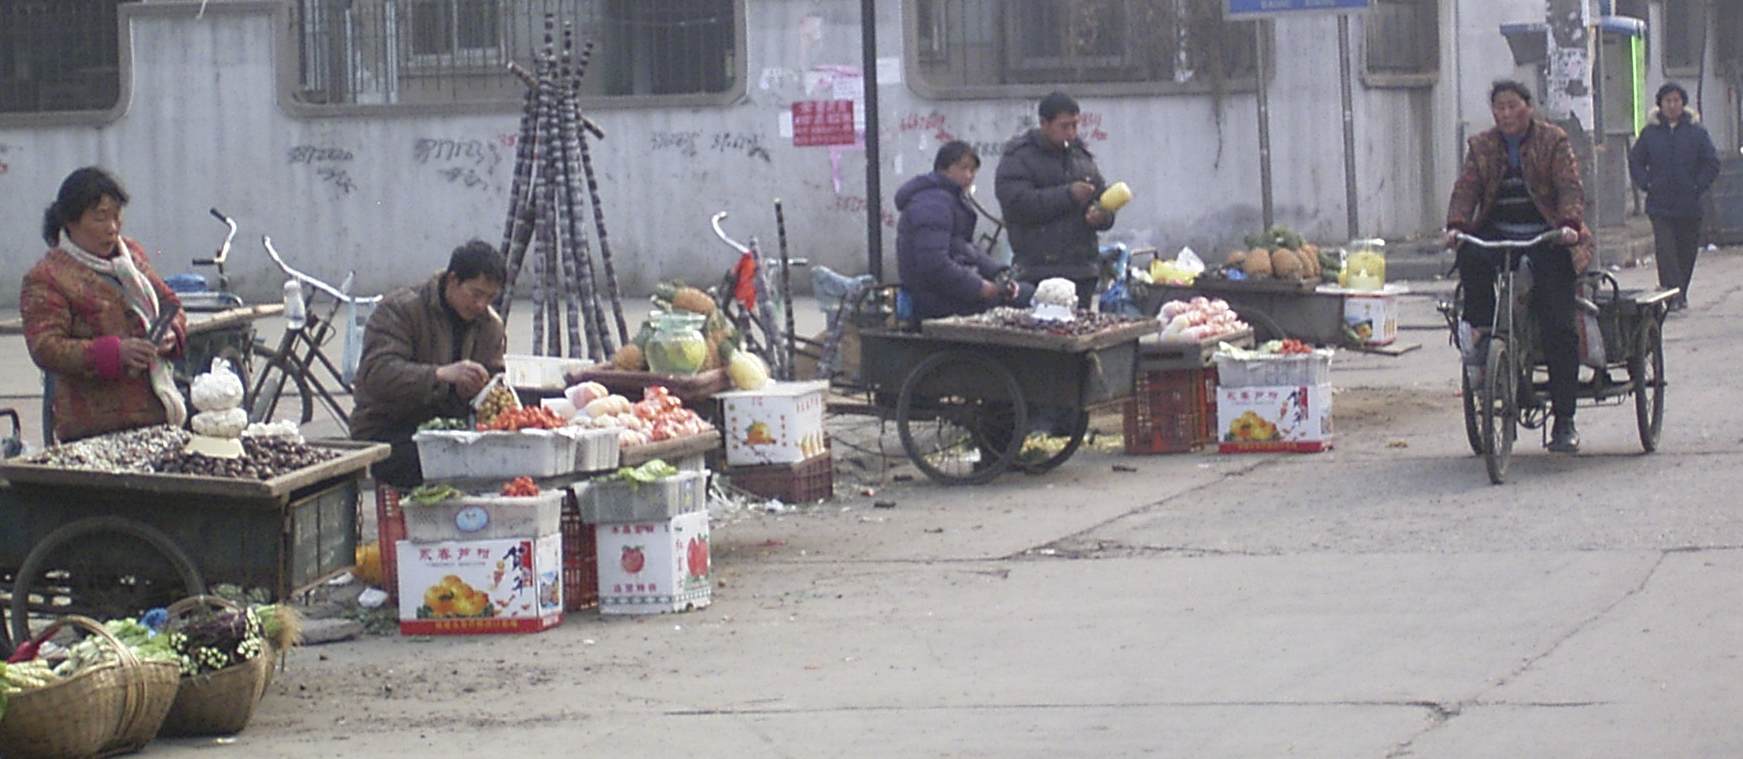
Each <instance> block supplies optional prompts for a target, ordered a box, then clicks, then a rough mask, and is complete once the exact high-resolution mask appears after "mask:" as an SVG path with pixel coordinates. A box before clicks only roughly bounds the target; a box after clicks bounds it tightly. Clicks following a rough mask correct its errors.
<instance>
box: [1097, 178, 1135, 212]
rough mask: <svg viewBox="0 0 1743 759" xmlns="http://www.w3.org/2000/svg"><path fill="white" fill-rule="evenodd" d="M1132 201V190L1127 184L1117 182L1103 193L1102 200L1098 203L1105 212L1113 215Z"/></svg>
mask: <svg viewBox="0 0 1743 759" xmlns="http://www.w3.org/2000/svg"><path fill="white" fill-rule="evenodd" d="M1131 201H1132V188H1130V187H1127V186H1126V183H1125V182H1115V183H1113V184H1112V185H1111V186H1109V187H1108V188H1107V189H1106V190H1103V191H1102V194H1101V200H1100V201H1098V202H1097V204H1098V205H1100V206H1101V208H1102V210H1103V211H1107V212H1108V213H1113V212H1115V211H1118V210H1120V208H1122V207H1124V206H1125V205H1126V204H1127V203H1130V202H1131Z"/></svg>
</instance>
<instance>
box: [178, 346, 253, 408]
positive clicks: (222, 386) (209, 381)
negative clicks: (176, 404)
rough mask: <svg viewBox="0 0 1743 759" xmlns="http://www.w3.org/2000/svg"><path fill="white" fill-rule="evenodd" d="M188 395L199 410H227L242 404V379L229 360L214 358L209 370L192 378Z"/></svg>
mask: <svg viewBox="0 0 1743 759" xmlns="http://www.w3.org/2000/svg"><path fill="white" fill-rule="evenodd" d="M188 395H189V396H190V400H192V401H193V402H194V408H196V409H198V410H200V411H229V410H231V409H234V408H237V407H239V406H241V405H242V379H241V378H240V377H237V376H236V372H235V370H233V369H231V368H230V362H228V361H225V360H224V359H221V358H214V359H212V368H211V371H208V372H206V373H205V374H202V375H200V376H198V377H195V378H194V382H193V386H192V387H191V388H189V393H188Z"/></svg>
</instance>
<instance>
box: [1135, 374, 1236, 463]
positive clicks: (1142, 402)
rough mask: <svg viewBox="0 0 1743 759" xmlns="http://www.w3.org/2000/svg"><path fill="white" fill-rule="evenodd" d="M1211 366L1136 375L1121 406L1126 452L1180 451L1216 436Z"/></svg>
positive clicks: (1202, 445) (1214, 381)
mask: <svg viewBox="0 0 1743 759" xmlns="http://www.w3.org/2000/svg"><path fill="white" fill-rule="evenodd" d="M1216 383H1217V375H1216V370H1215V369H1167V370H1161V371H1154V370H1153V371H1142V372H1139V373H1138V382H1137V388H1136V392H1134V393H1133V397H1132V400H1129V401H1127V402H1126V404H1125V424H1124V427H1125V438H1126V453H1128V454H1133V455H1146V454H1157V453H1184V452H1187V451H1192V450H1197V449H1198V448H1202V447H1204V446H1205V445H1206V444H1208V443H1210V442H1212V441H1213V440H1215V434H1216V433H1215V430H1216V422H1215V418H1216V411H1215V407H1214V406H1213V405H1212V404H1213V403H1214V402H1215V398H1216Z"/></svg>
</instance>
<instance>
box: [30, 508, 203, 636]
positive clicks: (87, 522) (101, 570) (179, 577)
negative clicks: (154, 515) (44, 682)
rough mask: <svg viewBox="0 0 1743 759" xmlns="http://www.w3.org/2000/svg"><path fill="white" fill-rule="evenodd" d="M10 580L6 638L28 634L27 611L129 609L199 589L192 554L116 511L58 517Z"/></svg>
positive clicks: (132, 612) (106, 612)
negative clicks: (64, 520) (67, 521)
mask: <svg viewBox="0 0 1743 759" xmlns="http://www.w3.org/2000/svg"><path fill="white" fill-rule="evenodd" d="M17 577H18V579H17V581H16V582H15V583H14V584H13V586H12V603H11V608H10V611H11V619H10V620H9V621H10V622H11V623H12V639H13V640H18V641H24V640H30V639H31V637H32V630H31V625H30V614H31V612H32V611H34V612H36V613H38V614H41V615H44V616H45V617H50V618H52V617H59V616H62V615H65V614H83V615H85V616H88V617H92V618H95V619H119V618H121V617H137V616H139V614H140V613H142V612H144V611H146V610H148V609H152V608H155V607H159V606H168V605H169V604H171V603H174V602H176V601H178V600H181V599H182V598H185V597H187V596H194V595H200V594H202V593H205V592H206V582H205V580H204V579H202V578H201V577H200V570H199V569H198V568H197V567H195V566H194V561H193V559H191V558H189V557H188V555H187V553H186V552H184V551H182V549H181V547H180V546H178V545H176V543H175V541H173V540H171V539H170V538H169V536H167V535H164V534H163V533H162V532H160V531H158V530H157V529H155V528H153V527H151V526H149V525H146V524H142V523H140V522H137V521H134V520H131V519H127V518H125V517H117V516H103V517H91V518H89V519H81V520H79V521H77V522H73V523H71V524H65V525H61V526H60V527H59V528H57V529H55V530H54V531H53V532H50V533H49V534H48V535H47V536H45V537H43V539H42V540H40V541H37V543H36V547H34V548H32V549H30V553H29V555H27V556H25V557H24V563H23V565H21V566H20V567H19V568H18V575H17Z"/></svg>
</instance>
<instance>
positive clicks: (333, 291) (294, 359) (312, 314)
mask: <svg viewBox="0 0 1743 759" xmlns="http://www.w3.org/2000/svg"><path fill="white" fill-rule="evenodd" d="M260 242H261V246H262V247H264V248H265V249H266V253H267V255H268V256H269V257H270V258H271V259H272V262H273V263H274V264H275V265H277V266H278V268H279V270H280V271H283V272H284V274H285V276H287V277H291V278H293V279H296V280H297V281H299V282H301V283H303V284H305V285H307V286H308V287H309V288H310V290H311V297H313V296H317V295H323V294H324V295H326V296H327V297H328V298H329V300H330V304H329V305H328V306H327V308H326V312H325V314H324V315H322V314H321V313H318V312H317V310H316V309H312V308H311V309H309V310H308V315H307V316H306V317H305V321H304V323H303V326H302V327H301V328H297V329H292V328H289V327H288V325H287V328H286V329H285V332H284V335H283V337H281V338H280V339H279V344H278V348H277V349H276V350H271V349H268V348H266V347H264V346H261V345H257V346H256V353H258V354H259V355H261V356H262V357H263V358H265V359H267V361H268V369H267V370H266V371H262V372H261V373H260V376H259V377H258V378H256V380H255V383H254V386H253V387H252V388H251V390H252V392H250V393H249V397H250V398H251V399H252V400H253V403H254V406H253V407H252V408H251V409H250V410H251V412H252V413H251V414H250V416H251V417H252V420H253V421H269V419H267V417H270V416H271V415H272V412H273V410H274V409H275V408H276V406H277V404H278V399H279V397H280V396H281V395H282V394H283V392H284V384H283V383H284V382H286V381H294V382H295V383H296V384H297V386H298V391H299V392H301V393H303V394H304V402H305V404H306V403H307V402H308V401H309V400H310V398H309V397H308V396H309V395H310V394H312V395H313V396H314V397H313V400H316V401H319V402H320V404H321V406H322V407H323V408H325V409H326V410H327V413H328V414H330V415H332V417H333V418H334V419H336V420H338V421H339V423H340V424H341V425H344V426H345V427H346V428H349V427H350V424H351V416H350V414H349V413H348V412H346V411H345V408H344V407H343V406H342V405H341V404H340V403H339V401H338V398H337V394H336V393H334V392H333V391H332V390H330V389H329V388H328V386H327V384H326V383H325V382H323V381H322V380H321V377H320V376H319V375H317V374H316V373H315V371H314V370H315V367H316V366H317V364H318V365H319V366H320V367H321V368H324V369H325V370H326V372H327V379H328V380H330V381H331V382H332V383H333V384H334V385H336V386H337V387H338V388H339V390H340V391H342V392H343V393H344V394H347V395H349V394H351V393H352V392H353V391H354V388H353V385H352V383H351V382H349V381H348V380H347V379H346V377H345V375H346V372H345V371H344V370H343V369H341V367H340V366H339V365H338V364H335V363H334V362H333V360H332V359H331V358H329V357H328V356H327V354H326V352H325V351H324V350H323V349H324V348H325V346H326V345H327V343H328V342H329V341H331V340H332V338H333V335H334V333H335V331H336V330H335V328H334V327H333V322H334V319H335V317H336V316H337V315H338V313H339V309H340V307H341V306H351V307H373V306H375V304H377V303H379V302H380V301H381V297H382V296H379V295H376V296H371V297H367V298H358V297H353V296H351V295H349V294H348V292H347V291H348V290H349V289H350V285H351V280H352V275H347V276H346V278H345V282H344V283H343V284H342V285H341V286H340V287H334V286H332V285H330V284H327V283H326V282H323V281H321V280H319V279H316V278H314V277H312V276H309V275H308V274H305V273H303V272H301V271H298V270H296V269H295V268H292V267H291V266H290V265H289V264H287V263H285V260H284V257H283V256H281V255H280V254H279V252H278V250H277V249H276V248H274V247H273V246H272V238H271V237H262V238H261V240H260ZM274 365H279V371H280V376H276V377H275V376H274V372H273V371H272V367H273V366H274ZM275 383H276V384H275ZM267 398H270V400H267V401H265V405H264V406H262V405H261V404H262V401H263V399H267ZM308 410H309V409H305V411H308ZM302 421H304V422H307V421H309V419H308V415H307V414H306V413H305V416H304V418H303V419H302Z"/></svg>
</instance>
